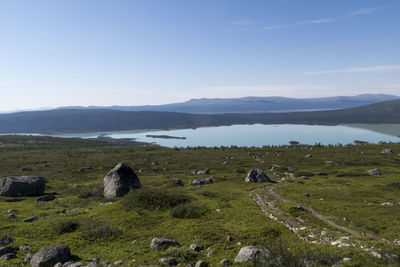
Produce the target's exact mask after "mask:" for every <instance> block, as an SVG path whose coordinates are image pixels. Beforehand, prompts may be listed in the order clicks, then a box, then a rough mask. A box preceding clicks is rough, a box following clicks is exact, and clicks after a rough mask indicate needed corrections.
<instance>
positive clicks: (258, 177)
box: [244, 169, 272, 183]
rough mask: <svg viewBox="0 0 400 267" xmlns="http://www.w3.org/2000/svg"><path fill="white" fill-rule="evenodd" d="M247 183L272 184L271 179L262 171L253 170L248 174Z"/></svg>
mask: <svg viewBox="0 0 400 267" xmlns="http://www.w3.org/2000/svg"><path fill="white" fill-rule="evenodd" d="M244 181H245V182H250V183H265V182H272V181H271V179H269V177H268V176H267V175H266V174H265V173H264V172H263V171H262V170H260V169H252V170H250V171H249V172H248V173H247V176H246V178H245V179H244Z"/></svg>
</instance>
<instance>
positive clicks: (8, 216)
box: [4, 214, 16, 219]
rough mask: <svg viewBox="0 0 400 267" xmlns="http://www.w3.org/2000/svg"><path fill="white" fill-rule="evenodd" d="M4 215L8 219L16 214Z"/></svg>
mask: <svg viewBox="0 0 400 267" xmlns="http://www.w3.org/2000/svg"><path fill="white" fill-rule="evenodd" d="M4 217H6V218H7V219H14V218H15V217H16V216H15V214H6V215H4Z"/></svg>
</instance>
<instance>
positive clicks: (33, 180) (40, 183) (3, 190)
mask: <svg viewBox="0 0 400 267" xmlns="http://www.w3.org/2000/svg"><path fill="white" fill-rule="evenodd" d="M45 186H46V181H45V180H44V178H43V177H37V176H15V177H4V178H1V179H0V196H8V197H21V196H40V195H42V194H43V192H44V188H45Z"/></svg>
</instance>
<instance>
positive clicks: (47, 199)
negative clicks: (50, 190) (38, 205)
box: [36, 195, 56, 202]
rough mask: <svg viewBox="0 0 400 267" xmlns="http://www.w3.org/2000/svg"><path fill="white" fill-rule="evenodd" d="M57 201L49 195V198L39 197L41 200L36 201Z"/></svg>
mask: <svg viewBox="0 0 400 267" xmlns="http://www.w3.org/2000/svg"><path fill="white" fill-rule="evenodd" d="M55 199H56V196H54V195H48V196H43V197H39V198H37V199H36V201H37V202H40V201H52V200H55Z"/></svg>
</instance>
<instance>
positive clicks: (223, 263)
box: [219, 259, 230, 265]
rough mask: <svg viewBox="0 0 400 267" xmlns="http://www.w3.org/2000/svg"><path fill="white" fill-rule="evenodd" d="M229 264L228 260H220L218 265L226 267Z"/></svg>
mask: <svg viewBox="0 0 400 267" xmlns="http://www.w3.org/2000/svg"><path fill="white" fill-rule="evenodd" d="M229 263H230V260H228V259H222V260H221V261H220V262H219V264H221V265H227V264H229Z"/></svg>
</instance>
